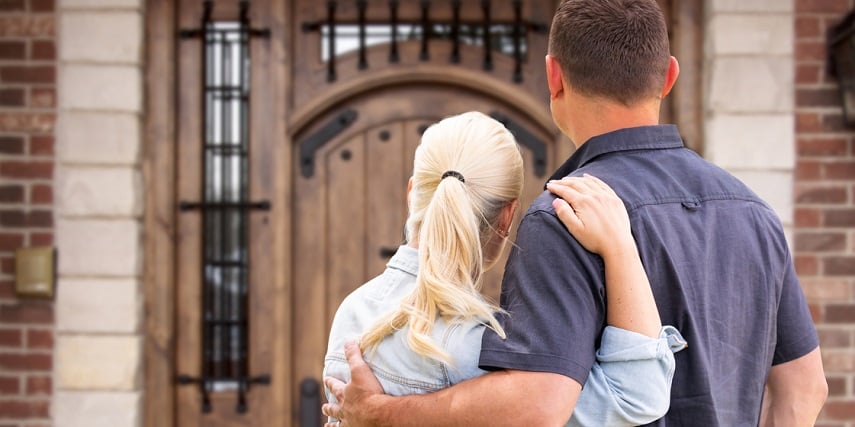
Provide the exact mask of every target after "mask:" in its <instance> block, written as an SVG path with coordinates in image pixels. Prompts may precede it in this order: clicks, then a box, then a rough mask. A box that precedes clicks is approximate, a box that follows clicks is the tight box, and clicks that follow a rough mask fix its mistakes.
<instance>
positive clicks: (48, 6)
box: [30, 0, 54, 12]
mask: <svg viewBox="0 0 855 427" xmlns="http://www.w3.org/2000/svg"><path fill="white" fill-rule="evenodd" d="M30 11H31V12H53V11H54V0H30Z"/></svg>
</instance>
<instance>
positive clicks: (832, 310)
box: [825, 304, 855, 323]
mask: <svg viewBox="0 0 855 427" xmlns="http://www.w3.org/2000/svg"><path fill="white" fill-rule="evenodd" d="M825 321H826V322H828V323H855V304H828V305H826V306H825Z"/></svg>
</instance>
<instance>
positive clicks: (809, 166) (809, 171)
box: [795, 159, 822, 181]
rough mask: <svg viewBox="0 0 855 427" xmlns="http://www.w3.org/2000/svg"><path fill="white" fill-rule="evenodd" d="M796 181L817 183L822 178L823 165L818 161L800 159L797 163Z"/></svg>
mask: <svg viewBox="0 0 855 427" xmlns="http://www.w3.org/2000/svg"><path fill="white" fill-rule="evenodd" d="M795 172H796V174H795V177H796V180H798V181H816V180H818V179H820V178H822V164H821V163H820V162H817V161H810V160H804V159H799V160H797V161H796V171H795Z"/></svg>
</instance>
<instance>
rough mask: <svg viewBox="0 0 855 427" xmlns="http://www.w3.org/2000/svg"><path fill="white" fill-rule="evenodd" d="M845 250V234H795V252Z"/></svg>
mask: <svg viewBox="0 0 855 427" xmlns="http://www.w3.org/2000/svg"><path fill="white" fill-rule="evenodd" d="M845 248H846V233H843V232H839V233H832V232H825V233H811V232H804V231H802V232H797V233H796V243H795V249H796V252H838V251H842V250H844V249H845Z"/></svg>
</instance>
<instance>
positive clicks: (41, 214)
mask: <svg viewBox="0 0 855 427" xmlns="http://www.w3.org/2000/svg"><path fill="white" fill-rule="evenodd" d="M0 226H5V227H11V228H24V227H51V226H53V212H51V211H41V210H36V211H25V210H3V211H0Z"/></svg>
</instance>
